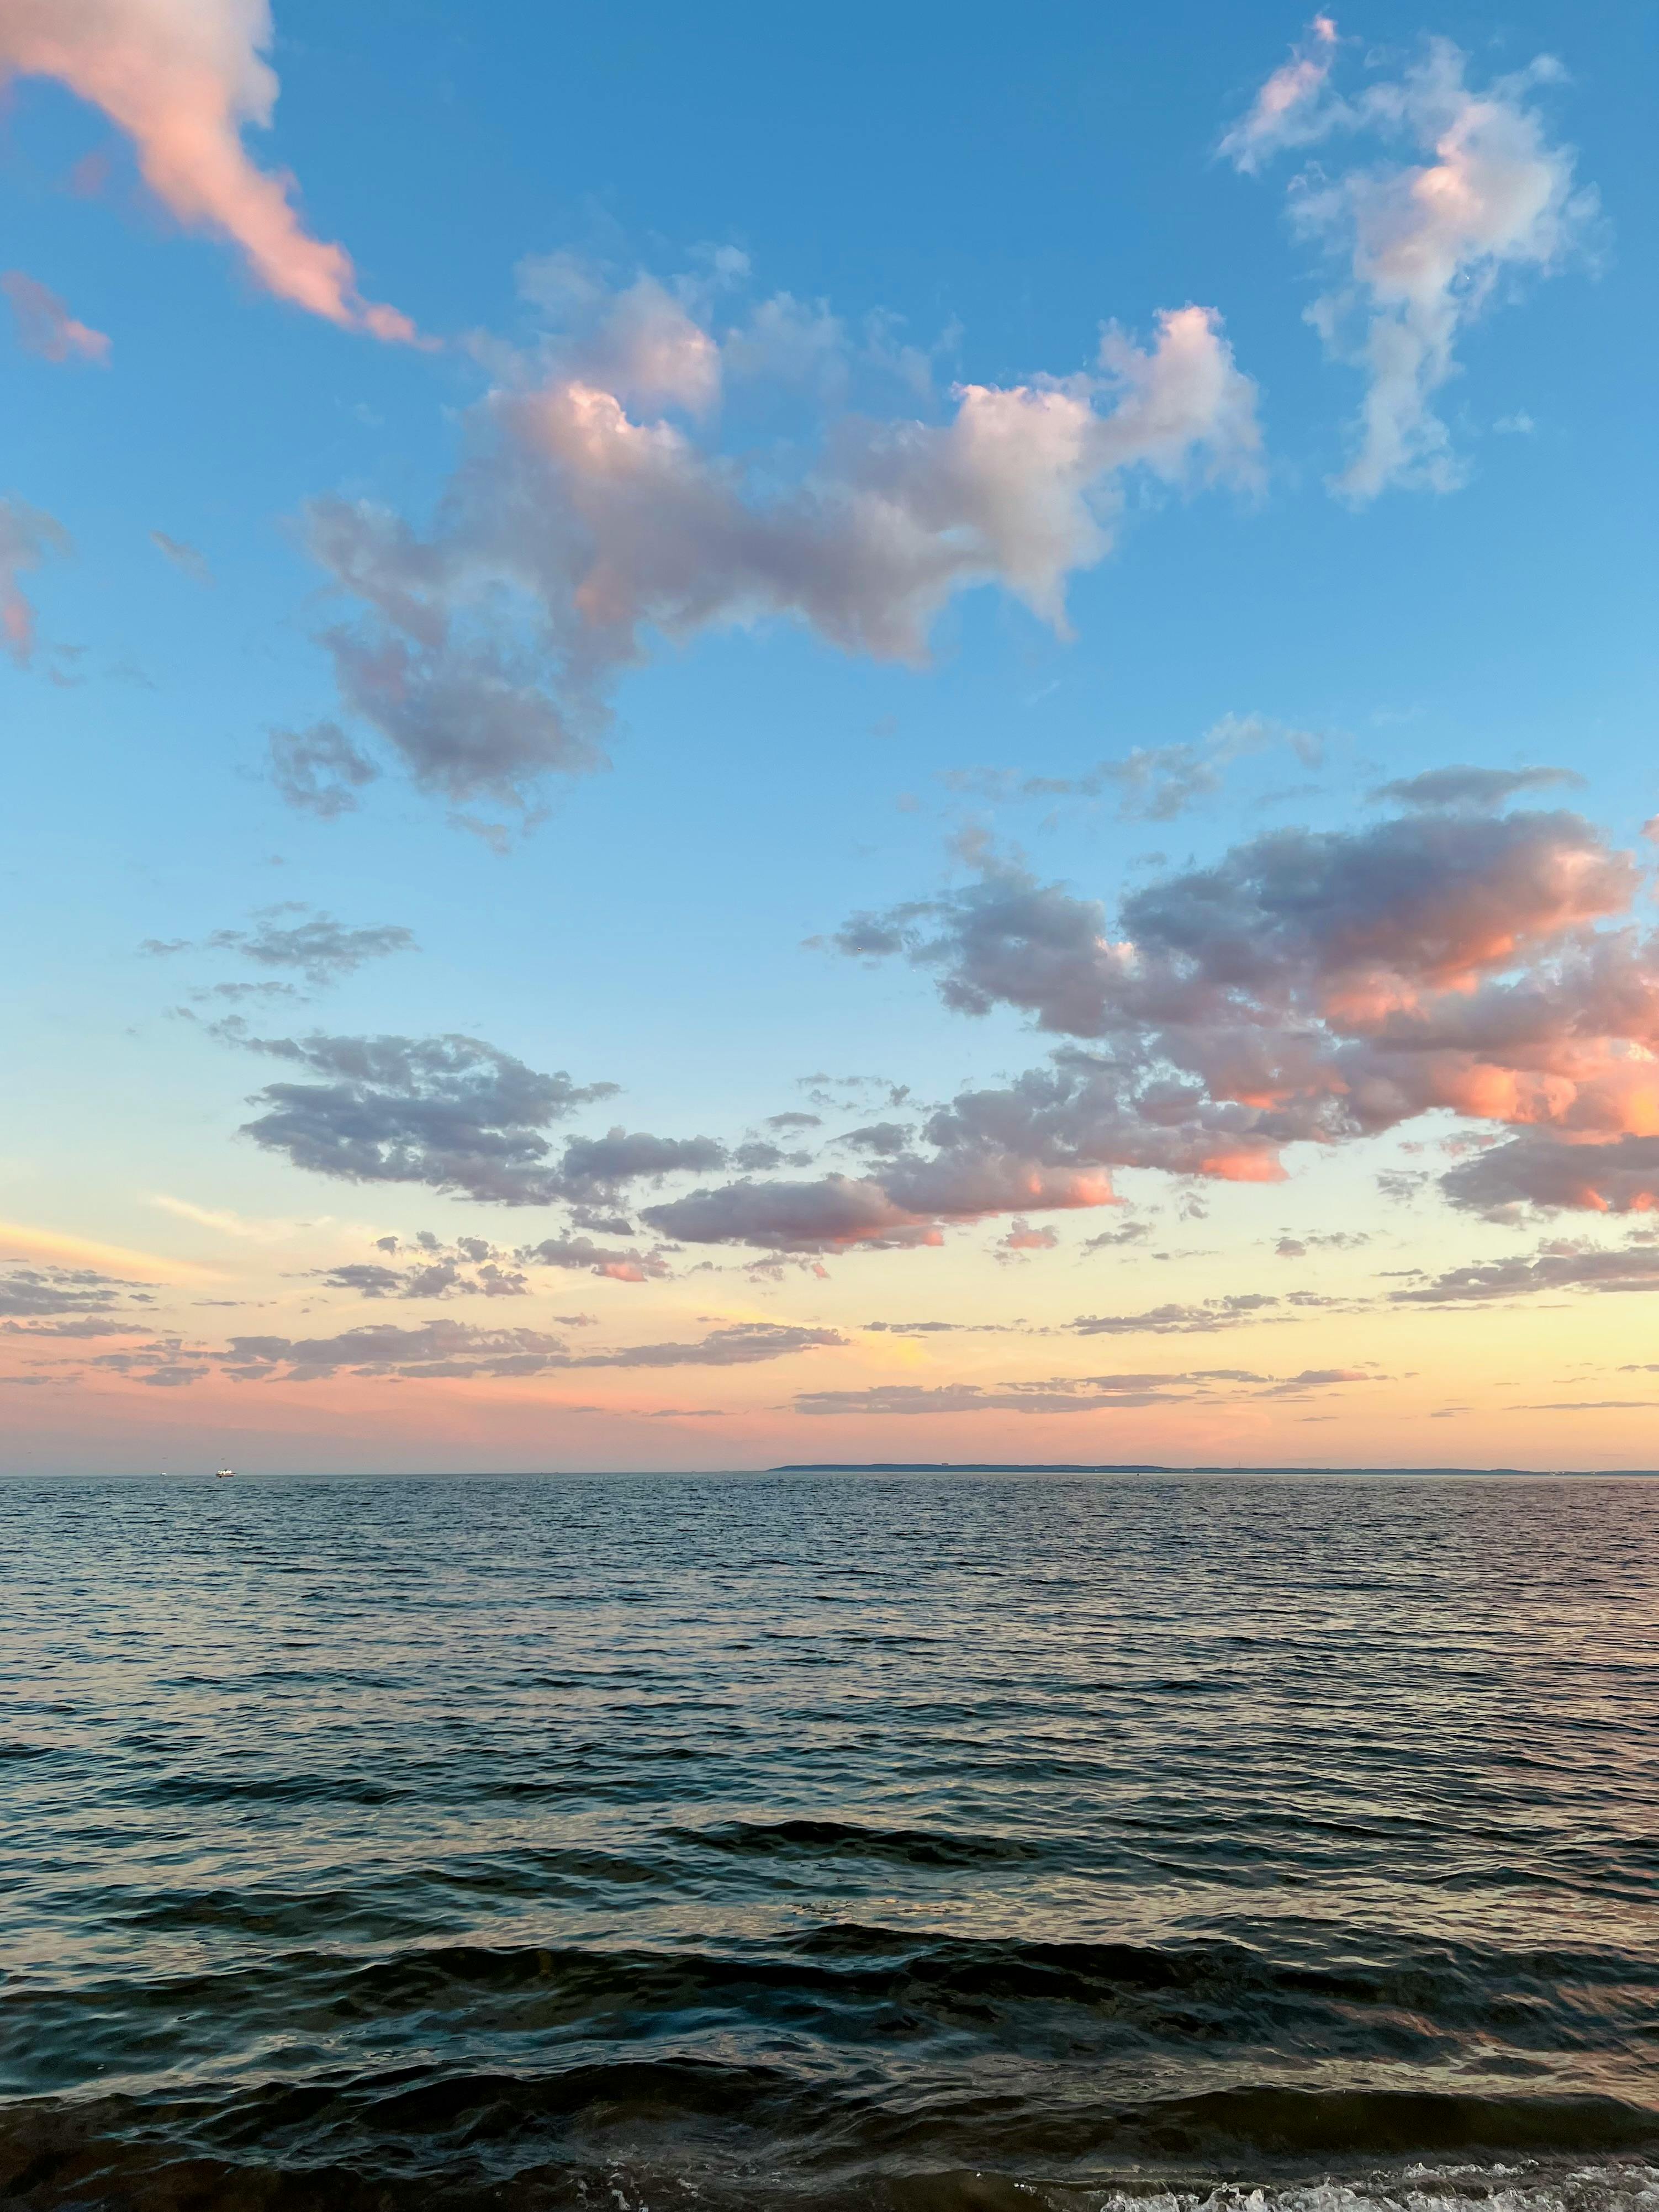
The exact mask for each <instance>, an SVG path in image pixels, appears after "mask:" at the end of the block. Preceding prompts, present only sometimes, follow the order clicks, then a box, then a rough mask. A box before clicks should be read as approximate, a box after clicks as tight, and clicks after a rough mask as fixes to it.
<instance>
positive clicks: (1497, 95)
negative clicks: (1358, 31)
mask: <svg viewBox="0 0 1659 2212" xmlns="http://www.w3.org/2000/svg"><path fill="white" fill-rule="evenodd" d="M1338 46H1339V41H1338V40H1337V37H1336V32H1335V26H1334V23H1333V22H1332V21H1331V20H1330V19H1329V18H1328V17H1325V16H1322V17H1320V18H1318V19H1317V20H1316V24H1315V28H1314V33H1313V36H1312V38H1311V39H1310V41H1309V43H1308V44H1307V45H1305V46H1303V47H1301V48H1299V49H1298V50H1297V52H1296V53H1295V54H1294V55H1293V57H1292V58H1291V61H1290V62H1289V63H1288V64H1285V66H1284V67H1283V68H1281V69H1279V70H1275V71H1274V72H1273V76H1270V77H1269V78H1268V80H1267V83H1266V84H1265V85H1264V86H1263V88H1262V89H1261V93H1260V94H1258V96H1257V99H1256V100H1255V105H1254V106H1252V108H1251V109H1250V111H1249V114H1248V115H1247V116H1246V117H1245V118H1243V121H1242V122H1241V123H1239V124H1238V125H1235V127H1234V128H1233V129H1232V130H1231V131H1229V132H1228V133H1227V134H1226V136H1225V137H1224V139H1223V140H1222V142H1221V146H1222V151H1223V152H1224V153H1225V154H1227V155H1231V158H1232V160H1233V161H1235V162H1236V163H1237V166H1238V167H1240V168H1241V169H1244V170H1255V169H1257V168H1260V167H1261V166H1262V164H1263V163H1264V162H1265V161H1267V159H1268V158H1269V157H1270V156H1272V155H1274V154H1276V153H1279V152H1280V151H1283V150H1285V149H1294V148H1300V147H1305V146H1310V145H1312V144H1314V143H1329V142H1331V141H1334V140H1346V139H1354V138H1370V139H1372V140H1381V141H1382V142H1383V143H1385V144H1388V143H1400V142H1402V141H1403V142H1405V143H1407V145H1409V146H1410V147H1411V148H1412V149H1414V151H1415V152H1416V153H1417V154H1418V155H1419V157H1420V158H1419V159H1418V160H1416V161H1412V160H1406V161H1382V162H1378V163H1374V164H1370V165H1366V166H1361V165H1358V164H1356V165H1355V166H1353V167H1349V168H1347V169H1346V170H1340V169H1336V168H1334V167H1330V166H1327V167H1322V168H1316V169H1310V170H1308V171H1307V172H1305V173H1304V174H1302V175H1301V176H1299V177H1298V178H1297V179H1296V181H1295V183H1294V185H1293V186H1292V189H1291V202H1290V206H1291V219H1292V222H1293V223H1294V224H1295V227H1296V228H1297V230H1298V231H1299V232H1300V233H1301V234H1302V235H1303V236H1304V237H1305V238H1307V239H1309V240H1312V241H1313V242H1315V243H1316V244H1317V245H1319V246H1322V247H1323V248H1324V249H1325V250H1326V251H1327V252H1328V253H1330V254H1331V255H1333V256H1335V257H1338V258H1340V259H1341V261H1342V262H1343V263H1344V264H1345V270H1344V276H1343V281H1342V282H1341V283H1340V284H1339V286H1338V287H1337V289H1334V290H1333V291H1330V292H1328V293H1326V294H1324V295H1322V297H1321V298H1320V299H1319V300H1317V301H1316V302H1315V303H1314V305H1313V307H1311V308H1310V310H1309V319H1310V321H1311V322H1312V323H1313V325H1314V326H1315V327H1316V330H1317V331H1319V333H1320V335H1321V336H1322V338H1323V339H1324V341H1325V343H1326V346H1327V348H1328V350H1329V351H1330V352H1331V353H1332V354H1333V355H1334V356H1337V357H1338V358H1340V359H1341V360H1344V361H1347V362H1352V363H1354V364H1356V365H1357V366H1358V367H1360V368H1363V369H1364V374H1365V377H1366V392H1365V398H1364V403H1363V405H1362V407H1361V410H1360V416H1359V420H1358V425H1357V428H1356V436H1355V446H1354V453H1353V456H1352V459H1351V460H1350V461H1349V463H1348V465H1347V466H1346V469H1344V470H1343V471H1342V472H1341V473H1340V476H1338V477H1336V478H1335V479H1334V489H1336V490H1337V491H1338V492H1339V493H1340V494H1341V495H1343V496H1344V497H1345V498H1347V499H1351V500H1354V501H1364V500H1368V499H1372V498H1375V497H1376V495H1377V494H1378V493H1379V492H1381V491H1383V490H1385V489H1388V488H1389V486H1391V485H1401V486H1416V487H1419V488H1424V489H1429V490H1432V491H1449V490H1451V489H1454V488H1455V486H1456V485H1458V484H1459V483H1462V481H1463V476H1464V471H1463V467H1462V463H1461V462H1460V461H1459V459H1458V458H1457V456H1456V454H1455V452H1454V451H1453V447H1452V443H1451V438H1450V435H1449V432H1448V430H1447V428H1446V425H1445V423H1444V422H1443V421H1442V420H1441V418H1440V417H1439V416H1437V414H1436V413H1435V412H1434V409H1433V404H1432V402H1433V399H1434V395H1435V394H1436V392H1438V391H1439V390H1440V388H1441V387H1442V386H1443V385H1444V384H1445V383H1446V382H1447V380H1449V378H1450V377H1451V376H1453V375H1454V374H1455V373H1456V368H1457V362H1456V352H1455V348H1456V343H1457V340H1458V338H1459V337H1460V336H1461V334H1462V331H1464V330H1465V329H1466V328H1467V327H1468V325H1469V324H1470V323H1471V322H1473V321H1474V319H1476V318H1477V317H1478V316H1479V315H1480V314H1481V313H1483V312H1484V310H1485V309H1486V307H1488V306H1490V305H1491V304H1492V302H1493V301H1494V300H1496V299H1497V298H1498V297H1499V296H1500V295H1501V293H1502V289H1503V287H1504V285H1505V283H1510V282H1513V281H1515V280H1518V279H1519V278H1520V277H1522V276H1524V275H1527V274H1533V275H1547V274H1549V273H1550V272H1551V271H1553V270H1556V269H1559V267H1561V266H1562V265H1563V264H1564V263H1565V261H1567V260H1568V258H1570V257H1571V255H1572V254H1573V253H1574V252H1575V251H1577V250H1579V249H1581V248H1582V247H1583V245H1584V243H1585V241H1586V240H1587V238H1588V236H1589V233H1590V230H1591V227H1592V224H1593V222H1594V219H1595V214H1596V199H1595V193H1594V192H1593V191H1589V190H1588V189H1577V188H1576V187H1575V184H1574V177H1573V171H1574V160H1575V157H1574V155H1573V152H1572V149H1571V148H1570V147H1567V146H1565V145H1562V144H1560V143H1557V142H1555V141H1554V140H1553V139H1552V137H1551V136H1550V133H1549V131H1548V129H1547V125H1546V124H1545V121H1544V119H1543V117H1542V116H1541V113H1540V112H1539V110H1538V107H1537V106H1536V105H1535V102H1534V94H1535V93H1536V92H1537V91H1538V89H1539V88H1541V87H1543V86H1547V85H1549V84H1552V83H1553V82H1557V81H1558V80H1559V78H1560V76H1561V74H1562V72H1561V70H1560V68H1559V65H1558V64H1556V63H1554V62H1553V61H1552V60H1550V59H1549V58H1547V57H1545V58H1541V59H1539V60H1537V61H1535V62H1534V63H1533V64H1532V65H1531V66H1530V67H1529V68H1528V69H1525V70H1519V71H1516V72H1515V73H1513V74H1511V75H1510V76H1502V77H1498V78H1497V79H1495V80H1494V81H1493V82H1492V83H1491V84H1489V85H1488V86H1486V88H1485V89H1484V90H1477V89H1475V88H1473V87H1471V86H1470V85H1468V83H1467V82H1465V79H1464V69H1465V57H1464V56H1463V55H1462V53H1461V52H1459V51H1458V49H1457V48H1456V47H1455V46H1453V45H1451V44H1450V42H1449V40H1444V39H1433V40H1429V41H1428V43H1427V45H1426V47H1425V51H1424V53H1423V56H1422V58H1421V59H1420V60H1419V61H1418V62H1417V63H1416V64H1413V66H1412V67H1410V68H1408V69H1407V70H1404V71H1403V72H1402V73H1401V76H1398V77H1396V78H1393V79H1388V80H1383V81H1382V82H1375V83H1372V84H1370V85H1369V86H1367V87H1365V88H1364V89H1362V90H1360V91H1359V92H1358V93H1357V94H1355V95H1354V96H1353V97H1352V99H1349V98H1346V97H1343V96H1341V95H1340V94H1338V93H1337V92H1336V90H1335V89H1334V82H1333V71H1334V63H1335V61H1336V58H1337V55H1338Z"/></svg>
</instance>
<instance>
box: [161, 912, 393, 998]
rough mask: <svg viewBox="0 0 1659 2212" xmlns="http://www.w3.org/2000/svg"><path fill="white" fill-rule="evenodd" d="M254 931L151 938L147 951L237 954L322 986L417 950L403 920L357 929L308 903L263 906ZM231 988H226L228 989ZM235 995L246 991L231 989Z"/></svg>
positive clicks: (315, 985)
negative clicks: (397, 954) (368, 965)
mask: <svg viewBox="0 0 1659 2212" xmlns="http://www.w3.org/2000/svg"><path fill="white" fill-rule="evenodd" d="M252 922H253V927H252V928H251V929H216V930H214V931H213V932H212V933H211V934H210V936H207V937H204V938H203V939H201V940H200V941H199V943H198V942H194V941H192V940H191V939H188V938H173V939H167V940H166V941H163V940H162V939H159V938H155V937H149V938H146V939H145V940H144V942H143V944H142V945H140V946H139V948H138V950H139V951H141V952H145V953H149V954H150V955H151V956H152V957H169V956H171V955H173V954H174V953H179V952H232V953H234V954H235V955H236V956H237V957H238V958H239V959H242V960H246V961H249V962H251V963H252V965H253V966H254V967H256V968H267V969H292V970H293V971H294V972H295V974H297V975H301V976H302V977H303V978H304V980H305V981H307V983H309V984H311V985H313V987H316V988H319V989H320V988H321V987H323V986H324V985H325V984H329V983H337V982H339V981H342V980H343V978H344V977H346V976H348V975H355V974H356V971H357V969H359V968H362V967H363V966H364V965H365V964H366V963H368V962H369V961H371V960H383V959H385V958H386V957H388V955H390V954H392V953H394V952H408V951H412V950H413V949H414V945H415V937H414V933H413V932H412V931H411V930H408V929H405V928H404V927H402V925H401V924H400V923H398V922H378V923H374V924H370V925H368V926H367V927H357V928H353V927H350V926H349V924H347V923H345V922H343V921H337V920H336V919H335V917H334V916H333V915H330V914H324V913H321V912H319V910H318V909H316V908H313V907H309V906H307V905H306V904H305V903H304V902H302V901H299V900H294V899H284V900H282V901H281V902H278V903H277V904H276V905H275V906H267V907H261V908H258V911H257V912H256V913H255V914H254V915H253V916H252ZM221 988H222V989H223V988H224V987H223V986H221ZM230 988H231V989H232V990H233V991H234V990H235V989H237V988H239V987H238V986H234V985H233V986H231V987H230Z"/></svg>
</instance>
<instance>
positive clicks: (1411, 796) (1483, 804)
mask: <svg viewBox="0 0 1659 2212" xmlns="http://www.w3.org/2000/svg"><path fill="white" fill-rule="evenodd" d="M1583 781H1584V779H1583V776H1582V775H1574V774H1573V772H1572V770H1571V769H1568V768H1431V769H1425V772H1424V773H1423V774H1422V775H1411V776H1406V777H1404V778H1402V779H1401V781H1399V782H1397V783H1382V784H1379V785H1378V786H1377V787H1376V790H1375V791H1374V792H1372V793H1371V794H1370V795H1371V797H1372V798H1373V799H1389V800H1392V801H1393V803H1394V804H1395V805H1397V806H1411V807H1425V808H1428V807H1466V808H1468V809H1470V810H1472V811H1474V812H1477V813H1486V812H1487V811H1490V810H1491V809H1492V808H1494V807H1498V806H1504V805H1507V804H1508V802H1509V801H1510V799H1518V798H1519V797H1520V796H1521V794H1522V792H1524V791H1543V790H1547V789H1548V787H1550V786H1551V785H1552V784H1563V783H1567V784H1582V783H1583Z"/></svg>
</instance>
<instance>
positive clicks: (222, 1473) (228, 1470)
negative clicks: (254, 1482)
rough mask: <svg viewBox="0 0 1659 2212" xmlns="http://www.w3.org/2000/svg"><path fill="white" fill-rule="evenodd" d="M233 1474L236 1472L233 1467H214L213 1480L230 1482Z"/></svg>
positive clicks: (233, 1476)
mask: <svg viewBox="0 0 1659 2212" xmlns="http://www.w3.org/2000/svg"><path fill="white" fill-rule="evenodd" d="M235 1474H236V1470H235V1468H234V1467H216V1468H214V1470H213V1480H215V1481H216V1482H230V1481H233V1480H234V1479H235Z"/></svg>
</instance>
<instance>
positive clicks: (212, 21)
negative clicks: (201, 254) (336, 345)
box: [0, 0, 415, 342]
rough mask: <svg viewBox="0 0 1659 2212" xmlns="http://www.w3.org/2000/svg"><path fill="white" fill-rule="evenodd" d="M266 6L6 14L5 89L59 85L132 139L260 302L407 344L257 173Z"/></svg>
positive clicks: (219, 0)
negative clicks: (239, 257)
mask: <svg viewBox="0 0 1659 2212" xmlns="http://www.w3.org/2000/svg"><path fill="white" fill-rule="evenodd" d="M270 40H271V27H270V9H269V8H268V6H267V5H266V4H265V0H98V4H96V5H88V4H85V3H84V0H6V4H5V5H4V7H3V8H0V80H3V79H4V78H5V77H8V76H44V77H52V78H54V79H56V81H57V82H58V83H60V84H63V85H65V86H67V87H68V88H69V89H70V91H71V92H73V93H75V94H77V95H78V97H79V98H81V99H82V100H87V101H88V102H89V103H90V104H91V105H92V106H94V107H98V108H101V109H102V111H103V112H104V113H105V114H106V115H107V116H108V117H109V118H110V120H111V121H112V123H114V124H115V125H117V126H118V128H119V129H121V130H122V131H125V132H126V134H127V136H128V137H130V138H131V141H132V143H133V148H134V150H135V152H136V153H137V157H138V167H139V169H140V171H141V173H142V174H143V179H144V181H145V183H146V184H147V185H149V188H150V190H151V191H153V192H154V193H155V196H156V197H157V198H158V199H159V200H161V203H162V204H163V205H164V206H166V207H167V208H168V209H169V210H171V211H172V213H173V215H174V216H177V218H178V219H179V222H181V223H183V224H185V226H186V227H187V228H191V229H198V230H211V231H216V232H218V233H219V234H221V235H222V236H223V237H226V238H228V239H230V240H233V241H234V244H235V245H236V246H239V247H240V249H241V252H242V254H243V256H244V258H245V259H246V263H247V265H248V267H249V268H250V270H252V273H253V275H254V276H255V277H256V278H257V279H258V282H259V283H261V284H263V285H264V288H265V289H266V290H267V291H269V292H271V293H274V294H275V295H276V297H277V298H278V299H283V300H289V301H292V302H293V303H294V304H295V306H296V307H303V308H305V309H307V311H308V312H309V313H312V314H314V315H321V316H323V317H325V319H327V320H328V321H330V322H332V323H338V324H340V325H342V326H343V328H345V329H348V330H360V331H368V332H370V333H371V334H372V335H373V336H374V337H378V338H388V339H396V340H401V341H404V342H408V341H410V340H412V339H413V338H414V337H415V330H414V326H413V325H412V324H411V323H410V320H409V319H408V317H407V316H405V315H401V314H399V313H398V311H397V310H396V309H395V308H393V307H377V306H374V305H373V304H372V303H371V302H369V301H366V300H364V299H363V298H362V295H360V293H359V292H358V289H357V280H356V272H355V270H353V268H352V265H351V262H350V259H349V256H348V255H347V254H346V252H344V250H343V248H342V247H340V246H331V245H327V244H325V243H324V242H323V241H322V240H319V239H315V238H313V237H312V236H311V235H310V234H308V232H307V230H306V229H305V228H304V226H303V225H302V224H301V221H300V218H299V216H298V215H297V214H296V213H295V209H294V205H293V203H292V200H291V199H290V197H289V192H290V185H289V179H286V178H284V177H281V176H275V175H272V174H271V173H270V172H269V171H267V170H264V169H260V168H256V167H255V166H254V164H253V163H252V161H250V160H249V159H248V156H247V153H246V149H245V148H244V146H243V144H242V131H243V128H244V126H245V125H248V124H250V123H251V124H257V125H269V124H270V119H271V112H272V109H273V108H274V106H275V105H276V75H275V73H274V72H273V71H272V70H271V68H270V64H268V63H267V62H266V61H265V59H264V53H265V51H266V50H267V49H268V48H269V46H270Z"/></svg>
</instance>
